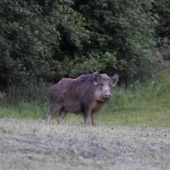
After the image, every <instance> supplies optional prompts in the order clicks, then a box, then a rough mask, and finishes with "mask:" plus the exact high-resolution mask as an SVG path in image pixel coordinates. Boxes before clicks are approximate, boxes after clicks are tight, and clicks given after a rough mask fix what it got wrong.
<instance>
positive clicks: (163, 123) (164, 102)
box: [0, 74, 170, 127]
mask: <svg viewBox="0 0 170 170" xmlns="http://www.w3.org/2000/svg"><path fill="white" fill-rule="evenodd" d="M35 89H36V88H35ZM41 89H42V88H41ZM36 91H37V92H36ZM36 91H35V92H32V93H34V94H35V97H34V98H35V100H34V101H32V102H31V101H30V102H26V101H25V100H22V102H21V103H20V104H19V105H18V106H15V107H14V106H11V105H8V106H7V105H5V104H3V105H2V106H0V118H5V117H8V118H18V119H45V118H46V113H47V111H48V110H49V105H48V98H47V94H43V92H44V91H43V92H41V91H39V90H36ZM46 91H47V89H46ZM44 96H45V97H44ZM169 101H170V76H167V75H164V74H162V75H160V76H159V77H153V78H152V79H151V80H150V81H148V82H146V83H144V84H141V83H139V82H135V83H134V84H132V85H130V86H129V88H128V89H126V90H125V88H123V87H116V88H114V89H113V100H112V102H110V103H108V104H107V105H106V106H105V107H104V108H103V109H102V110H101V112H100V115H99V118H98V122H97V124H98V125H108V124H109V125H122V126H131V127H146V126H147V127H156V126H159V127H170V121H169V120H170V102H169ZM55 117H56V116H53V120H55ZM64 121H66V122H68V123H82V124H83V118H82V117H81V116H76V115H73V114H72V115H71V114H68V115H67V116H66V118H65V119H64Z"/></svg>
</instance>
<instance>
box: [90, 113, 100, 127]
mask: <svg viewBox="0 0 170 170" xmlns="http://www.w3.org/2000/svg"><path fill="white" fill-rule="evenodd" d="M98 115H99V111H93V112H91V121H92V125H93V126H96V122H97V118H98Z"/></svg>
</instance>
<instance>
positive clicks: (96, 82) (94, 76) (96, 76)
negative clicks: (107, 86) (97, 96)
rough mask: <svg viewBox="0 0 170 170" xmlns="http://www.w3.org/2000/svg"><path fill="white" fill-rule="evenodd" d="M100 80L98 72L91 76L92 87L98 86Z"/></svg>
mask: <svg viewBox="0 0 170 170" xmlns="http://www.w3.org/2000/svg"><path fill="white" fill-rule="evenodd" d="M101 80H102V76H101V75H100V74H99V73H98V72H94V74H93V82H94V85H98V84H100V83H101Z"/></svg>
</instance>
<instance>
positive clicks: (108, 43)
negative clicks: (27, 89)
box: [0, 0, 170, 95]
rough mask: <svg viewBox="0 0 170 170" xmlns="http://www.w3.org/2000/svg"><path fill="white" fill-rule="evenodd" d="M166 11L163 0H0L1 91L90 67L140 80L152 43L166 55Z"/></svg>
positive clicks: (123, 78)
mask: <svg viewBox="0 0 170 170" xmlns="http://www.w3.org/2000/svg"><path fill="white" fill-rule="evenodd" d="M169 11H170V3H169V1H167V0H165V1H163V2H162V1H160V0H155V1H152V0H148V1H138V0H128V1H127V0H120V1H117V0H99V1H98V0H90V1H89V0H85V1H78V0H74V1H73V0H58V1H55V0H43V1H40V0H37V1H34V0H15V1H14V0H2V1H0V30H1V32H0V87H2V88H1V91H2V89H4V87H9V86H11V85H12V86H13V87H18V86H21V85H25V84H27V83H29V82H30V81H36V82H40V80H41V79H43V80H46V81H48V82H49V81H51V82H57V81H58V80H59V79H61V78H62V77H77V76H79V75H81V74H85V73H86V74H87V73H92V72H94V71H100V72H106V73H107V74H109V75H113V74H115V73H117V74H119V75H120V82H127V81H129V80H131V79H133V78H136V79H139V76H140V77H141V76H142V75H144V73H146V72H149V71H150V70H147V67H144V66H146V63H149V62H150V61H151V59H152V57H153V55H152V51H153V48H155V47H156V44H157V45H158V46H159V47H160V46H161V47H162V46H166V47H165V48H166V54H165V55H164V58H165V59H168V58H169V44H168V43H169V36H170V33H169V26H170V25H169V19H168V17H169ZM167 16H168V17H167ZM165 37H166V38H167V39H166V40H167V41H166V43H163V42H165V41H163V39H164V38H165ZM155 42H156V43H155ZM1 95H2V94H1Z"/></svg>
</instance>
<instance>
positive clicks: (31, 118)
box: [0, 74, 170, 170]
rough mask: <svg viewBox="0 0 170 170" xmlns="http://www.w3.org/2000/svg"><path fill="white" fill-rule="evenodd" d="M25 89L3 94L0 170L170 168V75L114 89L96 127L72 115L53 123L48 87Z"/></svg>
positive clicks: (0, 123) (0, 119) (0, 129)
mask: <svg viewBox="0 0 170 170" xmlns="http://www.w3.org/2000/svg"><path fill="white" fill-rule="evenodd" d="M24 90H25V94H26V93H27V94H29V95H27V96H29V97H30V98H28V99H27V100H26V98H24V97H23V95H19V93H18V94H17V97H18V99H16V98H15V96H14V97H12V96H11V97H10V98H9V97H7V96H5V95H4V97H1V106H0V141H1V145H0V169H3V170H9V169H10V170H17V169H28V170H32V169H35V170H36V169H37V170H39V169H41V170H43V169H44V170H45V169H120V170H121V169H127V170H128V169H169V168H170V140H169V139H170V129H169V127H170V121H169V120H170V102H169V100H170V95H169V94H170V76H167V75H164V74H162V75H160V76H159V77H152V79H151V80H149V81H147V82H145V83H140V82H139V81H137V82H134V83H133V84H131V85H129V87H128V88H126V89H125V88H124V87H123V86H122V87H116V88H114V89H113V100H112V102H110V103H108V104H107V105H106V106H105V107H104V108H103V109H102V110H101V112H100V116H99V118H98V121H97V126H96V127H93V126H91V125H89V126H85V125H84V123H83V118H82V117H81V116H76V115H73V114H68V115H67V116H66V118H65V119H64V121H63V123H62V124H61V125H58V124H57V122H56V120H55V117H56V116H53V119H52V123H51V124H48V123H47V122H46V120H45V119H46V112H47V111H48V110H49V102H48V90H49V87H45V88H44V87H43V88H42V87H38V86H32V88H25V89H24ZM20 93H21V91H20ZM22 97H23V98H22ZM13 99H15V100H13ZM16 101H19V102H16ZM11 103H14V104H13V105H11Z"/></svg>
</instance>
